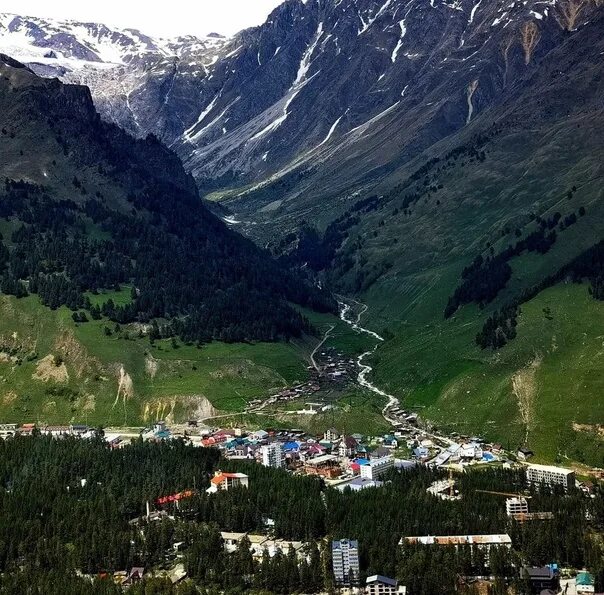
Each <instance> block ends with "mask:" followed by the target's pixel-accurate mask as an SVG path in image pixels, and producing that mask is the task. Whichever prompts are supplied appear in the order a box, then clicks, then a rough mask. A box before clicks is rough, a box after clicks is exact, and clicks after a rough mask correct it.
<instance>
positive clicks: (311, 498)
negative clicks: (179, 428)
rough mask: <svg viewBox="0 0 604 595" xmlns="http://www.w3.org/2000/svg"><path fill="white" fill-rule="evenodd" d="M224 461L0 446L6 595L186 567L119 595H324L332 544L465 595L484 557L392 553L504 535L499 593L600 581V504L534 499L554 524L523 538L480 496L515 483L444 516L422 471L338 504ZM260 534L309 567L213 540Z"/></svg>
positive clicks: (208, 456) (183, 454) (324, 493)
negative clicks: (466, 537) (533, 568)
mask: <svg viewBox="0 0 604 595" xmlns="http://www.w3.org/2000/svg"><path fill="white" fill-rule="evenodd" d="M218 456H219V455H218V451H217V450H212V449H200V448H192V447H188V446H185V445H184V444H182V443H180V442H174V443H170V444H149V443H143V442H140V441H137V442H134V443H133V445H132V446H129V447H126V448H124V449H121V450H112V449H111V448H110V447H109V446H108V445H107V444H106V443H105V442H103V441H102V440H100V439H96V440H91V441H84V440H76V439H64V440H54V439H51V438H41V437H36V436H33V437H17V438H13V439H8V440H6V441H0V481H1V486H2V488H3V489H2V490H0V593H14V592H29V593H40V594H42V593H44V594H48V593H50V594H54V593H57V595H58V593H67V594H68V595H69V594H71V593H73V594H74V595H75V594H80V593H99V594H105V593H106V594H113V593H117V592H118V591H117V590H116V588H115V587H114V586H113V584H112V582H111V580H109V579H103V578H102V577H103V576H104V575H105V574H106V573H108V574H109V575H110V574H111V573H113V572H115V571H118V570H127V569H129V568H131V567H132V566H143V567H145V568H146V569H147V570H151V569H155V570H160V569H162V568H170V567H171V566H172V565H173V564H175V563H176V561H177V556H179V555H180V556H182V557H181V559H180V560H181V561H182V562H183V563H184V566H185V570H186V571H187V574H188V576H189V582H185V583H184V584H183V585H181V586H180V587H178V588H176V587H172V586H171V584H169V582H168V581H165V580H163V579H161V578H151V579H147V580H146V581H144V582H143V584H141V585H138V586H134V587H132V588H131V589H130V590H129V591H128V592H129V593H131V594H139V593H140V594H141V595H142V593H158V594H159V593H166V594H168V593H180V594H181V595H184V594H187V595H188V594H189V593H195V592H202V593H203V592H207V593H210V592H211V593H214V592H216V593H218V592H227V593H241V592H266V593H283V594H291V593H301V592H303V593H317V592H321V591H326V590H329V589H330V588H331V586H332V574H331V560H330V552H329V544H330V540H331V539H339V538H343V537H348V538H354V539H358V540H359V545H360V557H361V568H362V576H363V577H364V576H366V575H370V574H374V573H381V574H386V575H389V576H394V577H396V578H398V579H399V580H400V581H401V582H402V583H403V584H406V585H407V586H408V587H409V588H410V590H411V591H412V592H413V593H417V594H418V595H433V594H434V593H436V592H438V593H442V594H448V593H454V592H461V593H463V592H466V591H464V589H462V588H460V586H459V585H460V581H462V578H463V576H466V575H473V574H476V573H481V572H484V570H485V567H486V566H487V561H486V559H485V557H484V555H483V553H482V552H480V551H476V550H475V551H473V552H472V551H470V550H469V549H464V548H460V549H459V550H455V549H454V548H438V547H430V546H411V545H408V546H404V547H401V546H399V540H400V538H401V537H402V536H414V535H435V534H444V535H447V534H448V535H461V534H471V533H499V532H509V533H510V535H511V536H512V539H513V543H514V549H513V550H512V551H509V550H503V549H501V550H494V551H492V552H491V557H490V560H489V562H488V567H489V572H490V573H491V574H493V575H494V576H496V577H498V579H499V580H500V581H501V580H503V577H506V578H509V579H511V580H519V579H520V577H519V569H520V565H521V564H524V563H528V564H544V563H549V562H558V563H560V564H564V565H571V566H575V567H581V566H583V565H587V566H588V567H590V568H592V569H593V570H594V571H596V573H598V577H599V580H600V579H601V578H604V564H602V559H603V558H602V555H601V551H600V550H599V547H600V546H599V545H598V543H597V542H596V541H592V539H591V537H590V535H591V533H590V530H594V531H596V532H597V531H600V530H602V528H603V527H604V492H602V491H600V490H598V491H597V492H596V494H595V497H594V498H593V499H586V498H584V497H583V495H582V494H581V493H580V492H578V491H574V490H573V491H571V492H570V493H569V494H566V495H565V494H563V493H562V492H558V491H550V490H547V489H541V490H534V491H533V492H532V496H533V499H532V500H531V508H532V509H533V510H545V511H551V512H553V513H554V519H553V520H551V521H543V522H540V523H538V524H524V525H518V524H516V523H514V522H513V521H510V519H509V518H508V517H507V516H506V514H505V504H504V503H505V499H502V498H499V497H497V496H488V495H485V494H484V493H480V492H478V490H505V491H519V490H523V489H525V485H524V475H523V473H522V472H521V471H506V470H503V469H492V470H485V471H477V472H470V473H466V474H463V475H461V476H459V478H458V484H457V487H458V488H459V490H460V492H461V493H462V495H463V497H462V499H461V500H459V501H455V502H446V501H443V500H440V499H439V498H436V497H434V496H432V495H430V494H428V493H427V492H426V488H427V487H428V486H429V485H430V483H431V482H433V481H435V480H436V479H439V478H442V474H441V473H440V472H437V471H432V470H429V469H426V468H417V469H415V470H411V471H406V472H404V473H397V472H393V473H392V474H391V475H390V477H389V478H388V479H389V482H388V483H387V484H386V485H385V487H383V488H381V489H367V490H363V491H361V492H351V491H350V490H346V491H344V492H339V491H337V490H335V489H332V488H325V487H324V486H323V485H322V483H321V482H320V481H319V480H318V479H316V478H305V477H300V476H294V475H291V474H288V473H286V472H285V471H280V470H275V469H268V468H264V467H262V466H260V465H255V464H253V463H244V462H239V463H235V462H226V461H222V462H219V459H218ZM219 465H222V466H223V468H224V469H225V470H227V469H237V470H239V471H243V472H245V473H247V474H248V475H249V482H250V485H249V488H248V489H245V488H236V489H232V490H229V491H226V492H219V493H217V494H213V495H208V494H206V493H205V487H206V486H207V485H208V478H209V477H210V475H211V474H212V473H213V471H214V470H215V469H217V468H218V467H219ZM193 487H194V488H197V490H198V494H197V495H196V496H194V497H193V498H190V499H188V500H182V501H181V502H180V506H179V507H178V508H176V507H175V506H174V505H173V504H171V505H166V506H167V508H166V511H167V512H169V513H170V515H171V516H165V517H163V518H162V520H159V521H151V522H149V521H147V520H146V519H145V518H144V512H145V503H146V502H150V503H151V506H152V507H153V502H154V501H155V499H156V498H157V497H158V496H163V495H167V494H171V493H174V492H176V491H180V490H183V489H188V488H193ZM269 519H270V520H271V521H274V526H273V524H272V522H270V521H269ZM588 519H589V520H588ZM269 526H271V527H272V529H271V531H272V533H273V535H274V536H275V537H277V538H284V539H295V540H298V541H302V542H305V543H306V545H305V546H304V550H303V554H304V555H302V556H297V555H296V554H295V552H294V551H293V549H289V550H288V551H283V552H282V553H280V554H277V555H275V556H273V557H270V556H268V554H265V555H264V556H262V557H261V558H260V559H255V558H253V557H252V555H251V554H250V550H249V545H250V544H249V541H247V540H246V539H243V540H242V541H241V542H240V543H239V546H238V547H237V548H236V550H235V551H234V552H231V553H228V552H227V551H226V550H225V548H224V543H223V541H222V538H221V535H220V531H221V530H222V531H224V530H227V531H237V532H248V531H249V532H253V533H266V532H267V527H269ZM175 544H179V546H178V549H179V552H180V553H178V552H177V551H176V549H175ZM80 575H83V576H80ZM24 585H27V588H26V589H25V588H24V587H23V586H24ZM20 586H21V587H23V589H24V590H21V591H19V588H20ZM59 586H60V587H61V588H62V589H63V590H62V591H60V590H58V589H59ZM456 588H457V589H458V590H456ZM196 589H200V590H201V591H198V590H196ZM468 592H470V591H468ZM495 592H496V593H499V592H498V591H495ZM501 592H503V591H501Z"/></svg>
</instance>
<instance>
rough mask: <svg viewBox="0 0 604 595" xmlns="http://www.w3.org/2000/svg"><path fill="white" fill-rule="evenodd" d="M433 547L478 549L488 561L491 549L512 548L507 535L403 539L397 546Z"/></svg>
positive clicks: (432, 536) (433, 536)
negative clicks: (416, 545) (417, 545)
mask: <svg viewBox="0 0 604 595" xmlns="http://www.w3.org/2000/svg"><path fill="white" fill-rule="evenodd" d="M405 543H407V544H411V545H415V544H419V545H434V546H440V547H443V546H444V547H454V548H456V549H457V548H460V547H469V548H470V549H471V550H474V549H475V548H476V549H480V550H482V551H483V552H484V553H485V556H486V560H487V561H488V557H489V552H490V550H491V548H492V547H504V548H506V549H511V548H512V538H511V537H510V536H509V535H507V534H496V535H443V536H435V535H426V536H423V537H403V538H401V540H400V542H399V545H403V544H405Z"/></svg>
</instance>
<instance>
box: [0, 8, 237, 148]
mask: <svg viewBox="0 0 604 595" xmlns="http://www.w3.org/2000/svg"><path fill="white" fill-rule="evenodd" d="M228 44H229V40H228V39H227V38H225V37H222V36H221V35H218V34H209V35H208V36H206V37H193V36H184V37H176V38H171V39H160V38H154V37H151V36H148V35H145V34H143V33H141V32H140V31H137V30H135V29H113V28H110V27H107V26H106V25H102V24H98V23H81V22H76V21H53V20H49V19H42V18H35V17H23V16H18V15H14V14H0V47H1V48H2V51H3V52H4V53H6V54H7V55H10V56H12V57H14V58H15V59H17V60H20V61H22V62H24V63H27V64H29V65H30V66H31V67H32V69H33V70H34V71H35V72H36V73H38V74H40V75H42V76H56V77H58V78H60V79H62V80H63V81H65V82H71V83H81V84H85V85H87V86H89V87H90V89H91V91H92V94H93V98H94V100H95V103H96V105H97V108H98V109H99V111H100V112H101V113H102V114H103V115H104V117H105V118H106V119H108V120H112V121H114V122H116V123H117V124H119V125H120V126H122V127H123V128H125V129H127V130H128V131H130V132H132V133H134V134H136V135H138V136H144V135H146V134H149V133H155V134H158V135H159V136H162V137H164V138H170V137H171V136H174V137H177V136H179V135H180V134H182V125H181V122H180V115H179V112H180V111H181V110H183V109H185V108H183V107H182V106H181V105H179V99H181V98H182V99H183V100H184V101H185V102H186V101H187V95H188V94H191V96H194V97H195V99H196V100H197V95H198V89H197V88H194V89H191V88H189V86H188V85H189V84H190V83H191V81H193V83H194V84H196V81H197V80H198V79H200V78H203V77H205V76H207V75H208V72H209V70H211V68H212V66H213V65H214V64H216V63H217V62H218V60H219V59H220V58H221V57H222V56H223V55H224V53H225V52H224V48H225V47H227V46H228ZM175 79H178V81H176V80H175ZM183 85H184V87H185V88H184V90H182V89H181V90H180V91H179V90H178V89H179V88H181V87H182V86H183ZM154 100H157V102H158V105H157V106H155V107H156V109H154V110H153V109H152V110H150V109H149V108H150V107H153V106H152V105H151V103H152V102H153V101H154ZM170 102H172V103H170ZM168 103H170V107H169V109H168ZM194 109H195V110H197V106H195V108H194ZM173 126H174V130H173V129H172V127H173Z"/></svg>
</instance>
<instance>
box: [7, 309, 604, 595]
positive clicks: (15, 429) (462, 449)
mask: <svg viewBox="0 0 604 595" xmlns="http://www.w3.org/2000/svg"><path fill="white" fill-rule="evenodd" d="M343 320H345V321H346V322H349V321H348V320H346V319H345V318H343ZM315 356H316V357H315ZM361 358H362V356H361ZM361 358H357V359H354V358H351V357H349V356H347V355H345V354H343V353H342V352H340V351H337V350H335V349H333V348H329V347H325V348H323V349H322V350H317V352H316V353H315V354H313V357H312V358H311V363H312V365H309V366H308V380H306V381H305V382H303V383H299V384H296V385H293V386H289V387H286V388H283V389H280V390H278V391H275V392H273V393H272V394H270V395H269V396H267V397H266V398H264V399H252V400H249V401H248V403H247V406H246V407H245V409H244V412H243V413H244V414H248V413H250V414H254V413H263V414H266V413H268V412H275V411H278V412H279V413H280V414H281V415H283V416H286V417H287V416H289V415H292V416H294V415H297V416H301V417H299V418H298V419H304V418H305V417H306V416H316V415H319V414H324V415H325V414H326V413H327V414H329V413H330V412H333V411H334V410H335V407H336V406H337V405H336V404H335V403H334V400H333V398H331V399H330V398H329V395H333V394H336V395H338V394H342V393H344V391H345V390H346V389H347V388H350V387H351V386H353V385H361V386H363V387H365V388H368V389H369V390H371V391H373V392H377V393H379V394H381V395H382V396H384V395H385V393H381V391H379V389H377V388H376V387H374V386H373V385H371V384H370V383H367V382H365V383H363V382H361V378H360V377H361V375H362V374H363V372H362V370H363V369H365V371H366V370H367V369H368V366H363V365H361V363H360V359H361ZM359 370H361V372H359ZM386 396H387V395H386ZM381 415H382V417H383V419H384V420H385V422H386V427H388V428H389V429H388V430H387V431H386V432H383V433H377V434H376V433H373V434H372V433H369V434H361V433H358V432H345V431H343V430H342V429H340V428H336V427H326V428H325V429H324V430H323V431H322V432H321V433H319V434H317V433H313V432H309V431H308V430H305V429H296V428H292V427H289V426H288V424H279V422H278V420H277V419H274V421H275V423H274V425H271V426H270V427H269V426H267V427H264V428H258V427H246V426H245V424H244V423H243V422H241V423H238V422H237V421H236V420H237V418H236V416H235V417H232V418H230V419H229V422H228V424H227V425H226V426H220V425H218V426H216V425H214V424H215V423H216V422H219V421H220V418H221V417H223V416H221V415H218V416H216V417H212V418H205V419H189V420H187V421H186V422H184V423H179V424H175V423H168V422H166V421H162V420H158V421H156V422H154V423H152V424H150V425H148V426H147V427H143V428H136V427H132V428H119V427H118V428H110V427H109V428H104V429H100V428H92V427H89V426H87V425H84V424H69V425H48V424H36V423H23V424H16V423H12V424H6V423H5V424H0V438H10V437H12V436H16V435H32V434H41V435H46V436H51V437H53V438H56V439H62V438H66V437H68V436H71V437H76V438H80V439H82V440H87V439H92V438H102V439H103V440H104V441H105V442H106V443H107V445H108V446H109V448H111V449H121V448H125V447H127V446H129V445H130V444H131V443H132V441H133V440H142V441H149V442H169V441H177V440H178V441H183V442H185V443H187V444H189V445H190V446H192V447H203V448H214V449H217V450H218V451H220V455H221V460H223V461H224V462H225V465H226V466H227V467H228V463H229V462H230V461H233V462H235V461H245V462H251V463H255V464H257V465H262V466H264V467H270V468H274V469H281V470H283V471H285V472H287V473H290V474H292V475H302V476H313V477H318V478H320V480H321V481H322V482H323V483H324V485H325V487H326V488H331V489H335V490H339V491H342V492H344V491H346V490H350V491H352V492H357V491H360V490H366V489H380V488H382V487H383V486H385V484H387V482H388V481H389V477H392V473H396V472H404V471H405V470H408V469H413V468H416V467H418V466H426V467H428V468H431V469H436V470H442V471H443V473H442V474H441V477H442V479H438V480H437V481H434V482H433V483H432V484H431V485H430V486H429V487H428V488H427V489H426V492H427V493H428V494H430V495H431V496H432V497H434V498H438V499H440V500H443V501H450V502H454V501H458V500H460V499H462V498H463V494H462V493H460V491H459V489H458V486H457V484H458V481H457V478H458V477H459V474H463V473H465V472H467V471H469V470H472V469H487V468H489V467H501V468H504V469H519V470H522V472H523V473H524V474H525V478H526V487H527V488H530V487H531V486H539V485H548V486H557V487H559V488H562V489H563V490H564V491H568V490H569V489H571V488H575V487H576V488H579V489H580V490H581V491H582V492H583V494H584V495H585V497H586V498H588V497H590V495H591V493H592V490H593V487H594V486H593V484H592V483H591V482H589V481H578V480H577V478H576V477H575V473H574V471H573V470H570V469H566V468H563V467H554V466H547V465H538V464H531V462H530V459H531V458H532V457H533V454H534V453H533V452H532V451H531V450H530V449H528V448H525V447H521V448H518V449H516V450H509V449H505V448H504V447H503V446H502V445H501V444H499V443H495V442H489V441H487V440H484V439H483V438H482V437H481V436H469V435H460V434H458V433H449V434H444V433H442V432H439V431H437V430H435V429H433V428H430V427H426V426H425V424H424V423H423V421H422V420H421V419H420V417H419V416H418V413H417V412H414V411H409V410H407V409H405V408H403V407H402V406H401V405H400V404H399V402H398V400H396V399H394V398H389V399H388V401H387V403H386V405H385V406H384V407H383V409H382V410H381ZM326 417H329V415H327V416H326ZM267 419H271V418H270V417H269V416H267ZM284 426H287V427H284ZM594 475H596V476H597V473H595V474H594ZM600 477H601V476H600ZM250 481H251V480H250V477H248V475H246V474H245V473H241V472H231V471H222V470H217V471H216V472H215V474H214V475H213V476H212V477H210V478H209V484H210V485H209V487H208V488H206V490H205V491H206V492H207V494H208V495H209V496H210V497H212V495H213V494H217V493H219V492H222V491H229V490H233V489H241V488H243V489H246V488H249V487H250ZM196 493H197V492H196V490H195V489H194V488H193V487H192V488H191V489H188V490H185V491H183V492H178V493H174V494H168V495H162V496H158V498H156V499H155V500H154V501H152V502H148V503H147V509H146V513H145V515H143V516H141V517H139V518H134V519H131V520H130V523H131V524H132V525H134V526H139V525H140V526H141V527H142V526H144V524H145V523H150V522H156V521H161V520H162V519H165V518H170V519H174V518H175V516H176V515H177V511H178V509H179V506H180V503H181V502H182V501H183V500H187V499H188V498H191V497H192V496H194V495H195V494H196ZM489 493H490V494H492V495H494V496H498V497H502V498H505V510H506V515H507V517H508V519H509V520H510V521H515V522H517V523H527V522H533V521H544V520H551V519H552V518H553V514H552V513H551V512H548V511H533V510H531V509H530V504H529V502H530V496H528V495H526V494H525V493H518V494H513V493H505V492H496V491H493V492H489ZM272 529H273V525H272V521H271V519H268V518H267V519H266V523H265V527H264V532H263V533H258V534H256V533H234V532H229V531H222V532H221V537H222V541H223V544H224V549H225V551H226V552H229V553H232V552H235V551H236V550H237V548H238V546H239V544H240V543H241V542H242V540H244V539H245V540H247V542H249V544H250V545H249V547H250V552H251V553H252V556H253V558H254V559H255V560H257V561H258V562H260V561H261V559H262V558H263V556H265V554H266V553H268V555H269V556H270V557H274V556H275V555H276V554H277V553H281V554H286V553H287V552H289V551H291V550H293V551H294V552H295V554H296V556H297V557H298V558H299V559H302V558H305V557H306V556H307V555H308V554H307V545H308V544H305V543H302V542H298V541H291V540H284V539H280V538H278V537H276V536H275V535H274V534H273V530H272ZM502 529H503V528H502ZM339 537H340V538H339V539H334V540H333V541H332V542H331V544H329V545H330V549H331V560H332V573H333V578H334V581H335V585H336V586H337V589H338V592H340V593H342V594H347V593H367V594H370V595H373V594H376V595H377V594H380V595H382V594H383V595H395V594H398V595H412V594H411V593H410V592H409V591H408V589H407V587H406V586H404V585H400V584H399V583H398V582H397V581H396V580H395V579H393V578H390V577H387V576H382V575H379V574H378V575H372V576H369V577H367V578H366V580H365V581H364V584H361V582H360V575H361V572H360V561H359V542H358V540H355V539H349V538H348V537H346V536H339ZM404 544H423V545H430V546H434V547H441V546H443V547H445V546H449V547H455V548H456V549H457V548H460V547H464V548H469V550H470V551H477V550H479V551H480V552H483V553H484V555H485V556H486V557H487V559H488V554H489V551H490V550H491V548H494V547H497V548H506V549H511V548H512V539H511V537H510V535H509V534H508V533H505V532H501V533H498V534H481V535H446V534H443V535H423V536H422V535H410V536H406V535H403V536H401V537H400V541H399V545H400V546H402V545H404ZM317 545H318V544H317ZM182 557H183V553H182V552H181V551H180V544H178V543H176V544H174V552H173V554H172V556H171V559H170V564H169V568H167V569H166V570H162V571H161V573H160V575H161V576H165V577H166V578H168V579H169V580H170V581H172V582H173V583H174V584H176V583H178V582H180V581H182V580H183V579H185V578H186V572H185V570H184V564H183V563H182ZM522 571H523V573H524V575H525V576H526V577H527V581H528V582H529V583H530V585H531V590H532V592H534V593H539V594H548V595H550V594H555V593H563V594H564V595H583V594H585V593H594V578H593V577H592V576H591V575H590V574H589V573H588V572H587V571H585V570H584V569H583V570H581V569H560V568H558V567H557V565H556V564H554V563H552V564H550V565H547V566H543V567H526V568H523V569H522ZM149 572H150V573H152V574H153V575H154V576H155V575H157V570H151V571H147V570H146V569H144V568H139V567H136V568H132V569H129V570H124V571H120V572H116V573H114V574H113V577H112V578H113V580H114V581H115V582H116V584H120V585H122V586H123V587H128V586H130V585H132V584H134V583H136V582H137V581H140V580H142V579H143V577H144V576H149Z"/></svg>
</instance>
